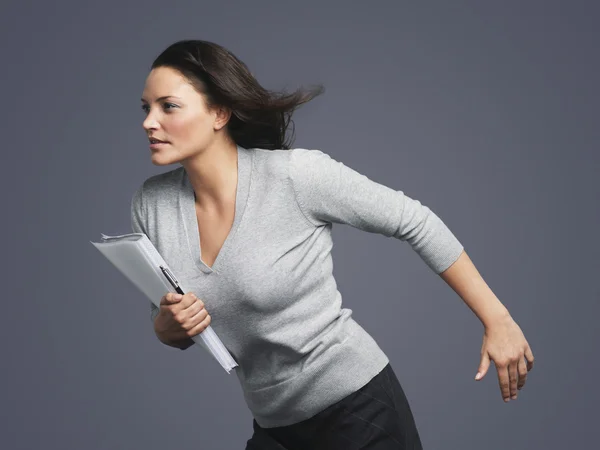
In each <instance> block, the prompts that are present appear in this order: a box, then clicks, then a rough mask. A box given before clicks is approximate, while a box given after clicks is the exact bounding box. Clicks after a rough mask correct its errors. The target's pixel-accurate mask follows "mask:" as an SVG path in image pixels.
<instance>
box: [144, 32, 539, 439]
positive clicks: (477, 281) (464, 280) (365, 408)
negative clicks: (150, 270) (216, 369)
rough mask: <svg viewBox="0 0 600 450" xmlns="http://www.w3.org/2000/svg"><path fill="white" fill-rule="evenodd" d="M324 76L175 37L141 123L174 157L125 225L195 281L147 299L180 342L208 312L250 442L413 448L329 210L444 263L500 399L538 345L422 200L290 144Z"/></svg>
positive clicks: (399, 395) (161, 334)
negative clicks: (358, 310) (298, 114)
mask: <svg viewBox="0 0 600 450" xmlns="http://www.w3.org/2000/svg"><path fill="white" fill-rule="evenodd" d="M321 92H322V88H321V87H319V88H315V89H313V90H312V91H303V90H298V91H296V92H294V93H291V94H285V93H283V94H279V93H273V92H269V91H267V90H265V89H264V88H262V87H261V86H260V84H259V83H258V82H257V81H256V79H255V78H254V77H253V76H252V74H251V73H250V71H249V70H248V68H247V67H246V65H245V64H244V63H242V62H241V61H240V60H238V59H237V58H236V57H235V56H234V55H232V54H231V53H230V52H229V51H227V50H226V49H224V48H223V47H221V46H219V45H216V44H214V43H211V42H206V41H199V40H194V41H190V40H186V41H180V42H177V43H175V44H173V45H171V46H169V47H168V48H167V49H166V50H165V51H164V52H163V53H162V54H161V55H159V56H158V58H157V59H156V60H155V61H154V63H153V64H152V68H151V72H150V74H149V75H148V77H147V79H146V84H145V88H144V92H143V97H142V108H143V110H144V111H145V113H146V117H145V120H144V122H143V127H144V129H145V130H146V133H147V135H148V138H149V139H150V141H151V146H150V147H151V158H152V163H153V164H155V165H160V166H166V165H169V164H175V163H178V164H180V167H178V168H177V169H174V170H171V171H168V172H164V173H161V174H159V175H155V176H152V177H150V178H148V179H147V180H145V181H144V183H143V184H142V186H141V187H140V188H139V189H138V190H137V191H136V193H135V194H134V196H133V199H132V228H133V230H134V232H142V233H146V235H148V238H149V239H150V240H151V241H152V243H153V244H154V245H155V246H156V248H157V250H158V251H159V252H160V253H161V255H162V256H163V258H164V259H165V261H166V262H167V263H168V264H169V266H171V268H172V269H173V271H174V273H176V274H177V275H178V277H179V278H180V279H181V282H182V285H183V286H185V287H186V289H189V292H188V293H186V294H185V295H183V296H178V295H174V294H171V293H169V294H167V295H165V296H164V297H163V298H162V299H161V302H160V308H157V307H156V306H154V305H153V304H152V303H151V308H152V315H151V316H152V319H153V321H154V330H155V332H156V335H157V337H158V338H159V340H160V341H161V342H163V343H164V344H166V345H170V346H173V347H177V348H181V349H186V348H188V347H189V346H191V345H192V344H193V341H192V340H191V337H192V336H195V335H197V334H199V333H200V332H202V331H203V330H204V329H205V328H206V327H207V326H208V325H209V324H211V325H212V327H213V328H214V330H215V331H216V333H217V334H218V335H219V337H220V338H221V340H222V341H223V343H224V344H225V346H226V347H227V348H228V350H229V351H230V353H231V355H232V356H233V357H234V359H235V360H236V361H237V363H238V364H239V366H238V367H237V368H236V375H237V376H238V378H239V380H240V383H241V386H242V390H243V392H244V396H245V400H246V403H247V405H248V407H249V409H250V411H251V412H252V414H253V417H254V421H253V426H254V434H253V436H252V437H251V439H250V440H249V441H248V442H247V447H246V449H247V450H248V449H266V450H268V449H311V450H314V449H328V450H335V449H346V450H351V449H358V448H361V449H420V448H422V446H421V442H420V438H419V433H418V431H417V427H416V425H415V421H414V419H413V415H412V413H411V409H410V407H409V404H408V401H407V399H406V396H405V395H404V392H403V390H402V387H401V386H400V383H399V382H398V379H397V378H396V376H395V374H394V371H393V370H392V367H391V365H390V364H389V360H388V358H387V356H386V355H385V354H384V352H383V351H382V350H381V349H380V348H379V346H378V345H377V344H376V342H375V341H374V340H373V339H372V338H371V336H370V335H369V334H368V333H367V332H366V331H365V330H364V329H363V328H362V327H361V326H360V325H358V323H357V322H356V321H354V320H353V318H352V317H351V314H352V311H351V310H349V309H346V308H342V307H341V295H340V293H339V291H338V290H337V287H336V282H335V279H334V277H333V274H332V269H333V267H332V259H331V253H330V250H331V248H332V240H331V229H332V224H333V223H344V224H348V225H350V226H353V227H356V228H358V229H361V230H364V231H368V232H371V233H379V234H382V235H384V236H387V237H395V238H397V239H400V240H402V241H407V242H408V243H409V244H410V245H411V247H412V248H413V249H414V250H415V251H416V252H417V253H418V254H419V255H420V256H421V258H422V259H423V261H424V262H425V263H426V264H427V265H428V266H429V267H430V268H431V269H432V270H433V271H435V272H436V273H438V274H440V276H441V277H442V278H443V279H444V280H445V281H446V282H447V283H448V284H449V285H450V286H451V287H452V289H454V291H455V292H457V293H458V294H459V295H460V296H461V298H463V299H464V301H465V302H466V303H467V304H468V306H469V307H470V308H471V309H472V310H473V312H474V313H475V314H476V315H477V316H478V318H479V319H480V320H481V321H482V322H483V324H484V326H485V335H484V341H483V346H482V350H481V362H480V367H479V372H480V373H481V377H479V378H478V379H481V378H482V377H483V376H484V375H485V373H486V372H487V370H488V367H489V365H490V361H491V360H493V361H494V362H495V364H496V367H497V369H498V376H499V381H500V386H501V392H502V396H503V397H504V398H505V399H507V400H508V398H509V397H512V398H516V393H517V390H518V389H521V388H522V387H523V385H524V383H525V380H526V376H527V372H528V370H530V369H531V368H532V366H533V354H532V353H531V349H530V348H529V345H528V343H527V341H526V340H525V337H524V336H523V333H522V332H521V330H520V328H519V326H518V325H517V324H516V323H515V322H514V321H513V320H512V319H511V317H510V315H509V314H508V311H507V310H506V308H505V307H504V306H503V305H502V304H501V303H500V301H499V300H498V299H497V298H496V297H495V296H494V294H493V293H492V292H491V291H490V290H489V288H488V287H487V285H486V284H485V282H484V281H483V280H482V279H481V277H480V276H479V274H478V272H477V271H476V269H475V267H474V266H473V265H472V263H471V262H470V260H469V258H468V257H467V255H466V253H465V252H464V249H463V247H462V245H461V244H460V242H459V241H458V240H457V239H456V237H455V236H454V235H453V234H452V233H451V231H450V230H449V229H448V228H447V227H446V226H445V225H444V223H443V222H442V220H441V219H440V218H439V217H438V216H436V215H435V214H434V213H433V212H432V211H431V210H430V209H429V208H427V207H426V206H423V205H421V203H420V202H418V201H417V200H413V199H411V198H409V197H407V196H406V195H404V193H403V192H402V191H395V190H393V189H391V188H388V187H386V186H383V185H381V184H378V183H375V182H373V181H371V180H369V179H368V178H367V177H366V176H364V175H361V174H359V173H358V172H356V171H354V170H352V169H350V168H349V167H347V166H345V165H344V164H343V163H341V162H338V161H335V160H334V159H332V158H331V157H330V156H329V155H327V154H326V153H324V152H322V151H319V150H307V149H300V148H294V149H290V144H289V142H287V141H286V131H287V128H288V125H289V123H290V117H291V113H292V112H293V111H294V109H295V108H296V107H298V106H299V105H301V104H303V103H305V102H307V101H309V100H311V99H312V98H314V97H315V96H316V95H319V94H320V93H321ZM195 293H198V296H199V297H200V298H198V297H196V296H195V295H194V294H195ZM209 312H210V314H209ZM213 318H214V321H213V320H212V319H213ZM525 358H527V360H528V361H525Z"/></svg>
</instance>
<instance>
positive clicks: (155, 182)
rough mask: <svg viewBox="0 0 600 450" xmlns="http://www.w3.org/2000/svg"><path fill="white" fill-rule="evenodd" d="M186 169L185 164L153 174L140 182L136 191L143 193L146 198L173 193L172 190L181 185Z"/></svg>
mask: <svg viewBox="0 0 600 450" xmlns="http://www.w3.org/2000/svg"><path fill="white" fill-rule="evenodd" d="M184 170H185V169H184V168H183V166H180V167H177V168H175V169H172V170H169V171H166V172H162V173H158V174H155V175H151V176H149V177H148V178H146V179H145V180H144V181H143V182H142V183H141V184H140V186H139V187H138V189H137V191H136V192H140V193H143V196H144V197H145V198H149V197H152V196H161V195H171V194H172V190H174V189H177V188H179V187H180V186H181V181H182V178H183V176H184Z"/></svg>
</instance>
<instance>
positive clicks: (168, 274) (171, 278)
mask: <svg viewBox="0 0 600 450" xmlns="http://www.w3.org/2000/svg"><path fill="white" fill-rule="evenodd" d="M159 267H160V270H162V273H164V274H165V277H167V280H169V283H171V286H173V287H174V288H175V290H176V291H177V292H178V293H179V294H181V295H184V292H183V291H182V290H181V288H180V287H179V283H178V282H177V280H176V279H175V276H174V275H173V274H172V273H171V271H170V270H169V269H167V268H166V267H164V266H159Z"/></svg>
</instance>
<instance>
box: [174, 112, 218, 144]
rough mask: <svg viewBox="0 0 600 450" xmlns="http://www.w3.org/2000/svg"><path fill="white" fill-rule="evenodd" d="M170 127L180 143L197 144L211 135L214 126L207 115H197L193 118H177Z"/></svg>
mask: <svg viewBox="0 0 600 450" xmlns="http://www.w3.org/2000/svg"><path fill="white" fill-rule="evenodd" d="M169 128H171V133H170V134H172V135H173V136H174V137H175V138H176V139H177V140H180V143H181V144H183V145H186V144H191V145H194V144H197V143H199V142H202V141H204V140H205V139H207V138H208V137H209V136H210V131H211V130H212V127H211V125H210V123H209V121H208V119H207V118H205V117H198V116H195V117H193V118H189V117H187V118H176V119H174V120H173V121H172V122H171V124H170V126H169Z"/></svg>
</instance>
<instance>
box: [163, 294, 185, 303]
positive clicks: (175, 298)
mask: <svg viewBox="0 0 600 450" xmlns="http://www.w3.org/2000/svg"><path fill="white" fill-rule="evenodd" d="M182 298H183V295H181V294H176V293H174V292H168V293H167V294H165V295H163V297H162V298H161V299H160V304H161V305H175V304H176V303H179V302H180V301H181V299H182Z"/></svg>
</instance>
